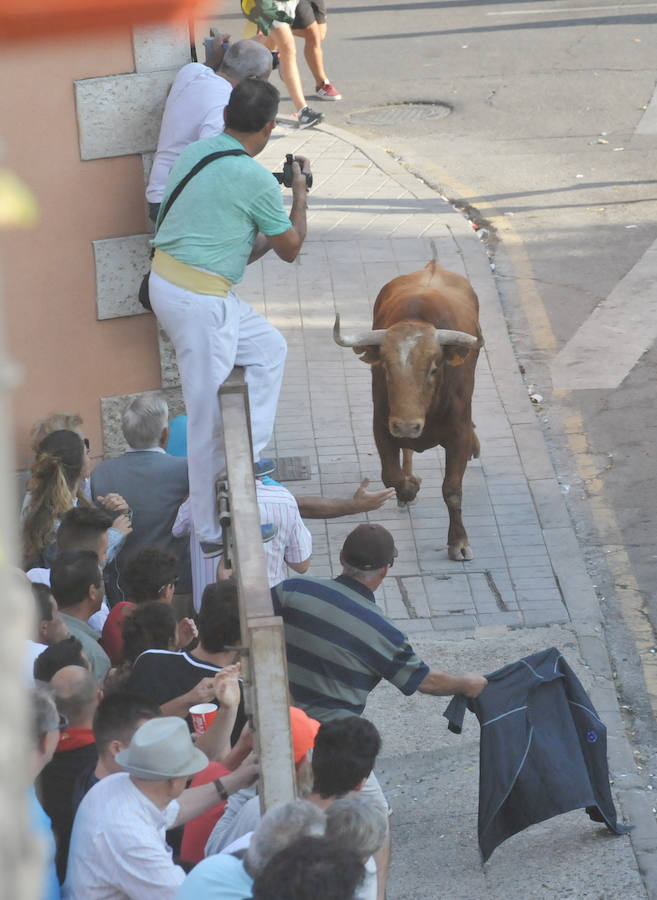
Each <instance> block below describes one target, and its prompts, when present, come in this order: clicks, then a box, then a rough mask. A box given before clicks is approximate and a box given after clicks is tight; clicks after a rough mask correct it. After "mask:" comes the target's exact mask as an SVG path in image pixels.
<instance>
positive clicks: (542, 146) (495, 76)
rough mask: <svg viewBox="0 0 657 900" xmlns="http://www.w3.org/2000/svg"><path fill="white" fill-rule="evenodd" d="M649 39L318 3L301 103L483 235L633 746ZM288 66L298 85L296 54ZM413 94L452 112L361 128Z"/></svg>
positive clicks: (577, 19)
mask: <svg viewBox="0 0 657 900" xmlns="http://www.w3.org/2000/svg"><path fill="white" fill-rule="evenodd" d="M656 41H657V3H655V2H624V3H618V2H611V0H589V2H587V0H556V2H555V0H530V2H519V0H509V2H506V3H499V2H492V0H445V2H431V0H429V2H425V0H418V2H416V0H410V2H398V3H394V2H392V3H389V2H383V3H374V2H369V0H360V2H356V3H354V4H352V5H338V6H333V7H332V8H330V16H329V32H328V37H327V41H326V44H325V61H326V69H327V73H328V75H329V77H330V78H331V80H332V81H333V82H334V83H335V84H336V86H337V87H338V88H339V90H340V91H341V92H342V93H343V97H344V99H343V100H342V101H341V102H338V103H334V104H328V103H323V104H320V103H318V102H315V103H314V106H315V107H316V108H320V106H321V109H322V111H323V112H324V113H325V114H326V119H327V121H328V122H330V123H332V124H335V125H339V126H343V127H347V128H349V129H352V130H355V131H357V132H358V133H361V134H363V135H365V136H367V137H369V138H371V139H373V140H375V141H376V142H378V143H379V144H380V145H381V146H383V147H385V148H386V149H387V150H389V151H390V152H391V153H393V154H395V155H396V156H398V157H400V158H401V159H402V160H403V162H404V163H405V164H406V165H407V166H408V167H409V169H410V170H411V171H413V172H415V173H417V174H419V175H420V176H421V177H423V178H424V179H425V180H426V181H427V182H429V183H430V184H432V185H435V186H436V187H438V188H439V189H440V191H441V192H442V193H443V194H444V195H445V196H446V197H448V198H450V199H451V200H453V201H454V202H458V203H459V204H462V205H463V206H464V207H466V208H467V210H468V211H469V214H470V215H471V216H472V217H473V218H474V219H475V221H476V222H478V223H480V224H481V225H482V228H484V229H486V231H483V232H482V234H486V232H487V233H488V239H487V240H486V241H485V243H486V246H487V249H488V252H489V254H490V255H491V261H492V262H493V264H494V265H495V266H496V273H497V276H498V279H497V281H498V286H499V290H500V295H501V297H502V300H503V303H504V307H505V311H506V315H507V320H508V324H509V329H510V332H511V335H512V338H513V340H514V346H515V348H516V355H517V359H518V364H519V365H520V366H522V369H523V370H524V373H525V379H526V382H527V385H528V390H530V391H532V392H534V393H536V394H539V395H541V396H542V398H543V400H542V402H541V403H539V404H538V405H537V415H538V416H539V417H540V419H541V422H542V424H543V426H544V431H545V435H546V438H547V440H548V444H549V446H550V448H551V450H552V453H553V459H554V461H555V466H556V468H557V472H558V474H559V476H560V479H561V481H562V483H563V490H564V493H565V494H566V496H567V500H568V503H569V508H570V511H571V515H572V516H573V519H574V521H575V523H576V527H577V531H578V535H579V538H580V540H581V543H582V547H583V549H584V550H585V553H586V556H587V560H588V563H589V566H590V570H591V572H592V574H593V576H594V582H595V583H596V585H597V587H598V590H599V593H600V597H601V598H603V599H602V603H603V607H604V609H605V611H606V615H607V621H608V626H609V627H608V638H609V641H610V644H611V648H612V655H613V658H614V663H615V666H616V669H617V672H618V687H619V691H620V694H621V698H622V700H623V702H624V704H625V706H626V707H627V710H626V711H627V713H628V727H629V730H630V732H634V737H635V740H636V741H637V746H638V747H639V749H640V752H641V751H643V753H644V755H645V756H646V757H647V758H649V757H650V746H651V744H652V746H653V747H654V745H655V712H657V654H656V653H655V652H654V651H655V648H656V647H657V638H656V637H655V634H656V627H657V566H656V565H655V561H656V560H657V540H656V538H657V502H656V500H657V478H656V477H655V475H656V466H655V459H656V449H655V445H656V441H655V428H656V425H655V419H654V416H653V415H652V409H653V406H654V403H653V401H652V395H653V393H654V386H655V366H656V365H657V350H656V349H655V345H654V341H655V337H657V308H656V306H655V302H656V297H657V290H656V289H655V288H654V283H655V278H656V277H657V252H656V251H653V252H652V253H651V252H650V248H651V247H652V245H653V243H654V242H655V241H656V240H657V215H656V213H657V175H656V174H655V173H656V172H657V168H656V165H655V164H656V163H657V127H654V124H653V123H652V122H651V121H649V119H650V115H649V113H650V111H648V113H647V112H646V107H648V106H649V104H650V101H651V98H652V95H653V91H654V89H655V80H656V77H657V75H656V71H655V52H654V50H655V43H656ZM299 50H300V51H301V47H300V48H299ZM300 55H301V54H300ZM301 71H302V76H303V77H304V83H305V84H306V86H307V87H310V85H311V83H312V82H311V80H310V79H309V78H308V77H307V70H306V69H305V67H304V65H303V62H302V61H301ZM409 101H421V102H424V103H427V102H428V103H442V104H447V105H448V107H449V110H450V111H449V114H448V115H446V116H443V117H436V118H423V119H410V118H409V117H408V115H404V114H403V113H400V114H399V118H398V121H394V116H393V117H392V119H393V121H388V122H387V124H372V123H371V121H368V119H371V110H372V108H374V107H379V106H386V105H389V104H395V103H408V102H409ZM310 102H311V103H312V102H313V101H312V100H311V101H310ZM429 109H430V108H429ZM642 131H644V132H647V133H641V132H642ZM650 132H652V133H650ZM635 267H638V268H635Z"/></svg>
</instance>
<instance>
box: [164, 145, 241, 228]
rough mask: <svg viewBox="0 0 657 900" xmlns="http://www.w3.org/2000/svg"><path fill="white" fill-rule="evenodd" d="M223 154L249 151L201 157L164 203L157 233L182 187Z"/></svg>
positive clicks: (230, 152)
mask: <svg viewBox="0 0 657 900" xmlns="http://www.w3.org/2000/svg"><path fill="white" fill-rule="evenodd" d="M222 156H248V153H247V152H246V150H237V149H235V150H217V152H216V153H208V155H207V156H204V157H203V159H199V161H198V162H197V163H196V165H195V166H194V167H193V168H192V169H191V170H190V171H189V172H188V173H187V174H186V175H185V177H184V178H183V179H182V180H181V181H179V182H178V184H177V185H176V186H175V188H174V189H173V190H172V191H171V194H170V196H169V199H168V200H167V202H166V203H165V205H164V209H163V210H161V211H160V214H159V216H158V217H157V222H156V223H155V233H156V234H157V230H158V229H159V227H160V225H161V224H162V222H163V221H164V217H165V216H166V214H167V213H168V212H169V210H170V209H171V206H172V204H173V202H174V200H176V198H177V197H178V195H179V194H180V192H181V191H182V189H183V188H184V187H185V185H186V184H187V183H188V182H189V181H191V180H192V178H193V177H194V175H196V174H197V173H198V172H200V171H201V169H204V168H205V166H207V165H208V163H211V162H214V160H215V159H220V158H221V157H222Z"/></svg>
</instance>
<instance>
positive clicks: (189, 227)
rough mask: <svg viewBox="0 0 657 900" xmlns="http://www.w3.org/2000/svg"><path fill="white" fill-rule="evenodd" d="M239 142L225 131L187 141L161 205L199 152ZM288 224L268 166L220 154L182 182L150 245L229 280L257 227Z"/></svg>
mask: <svg viewBox="0 0 657 900" xmlns="http://www.w3.org/2000/svg"><path fill="white" fill-rule="evenodd" d="M241 147H242V145H241V144H240V142H239V141H237V140H235V138H233V137H231V136H230V135H227V134H220V135H217V137H212V138H206V139H205V140H202V141H196V142H195V143H193V144H190V145H189V146H188V147H186V148H185V149H184V150H183V152H182V153H181V154H180V156H179V157H178V159H177V160H176V162H175V163H174V166H173V168H172V169H171V173H170V175H169V179H168V181H167V186H166V190H165V193H164V198H163V200H162V206H163V207H164V204H165V203H166V201H167V199H168V197H169V194H170V193H171V191H172V190H173V189H174V188H175V186H176V185H177V184H178V183H179V182H180V181H181V179H183V178H184V177H185V175H186V174H187V173H188V172H189V171H190V170H191V169H192V168H193V167H194V166H195V165H196V163H197V162H198V161H199V160H200V159H202V158H203V157H204V156H207V155H208V154H209V153H214V152H216V151H218V150H232V149H234V148H235V149H239V148H241ZM291 227H292V223H291V222H290V219H289V217H288V215H287V213H286V212H285V207H284V206H283V199H282V197H281V189H280V186H279V184H278V182H277V181H276V179H275V178H274V176H273V175H272V174H271V172H269V171H268V170H267V169H265V168H264V166H261V165H260V163H258V162H256V161H255V160H254V159H252V158H251V157H250V156H224V157H221V158H220V159H216V160H213V162H211V163H209V164H208V165H207V166H205V167H204V168H203V169H201V171H200V172H198V173H197V174H196V175H195V176H194V177H193V178H192V179H191V181H189V182H188V183H187V184H186V185H185V187H184V188H183V190H182V191H181V193H180V194H179V195H178V197H177V198H176V200H175V201H174V202H173V205H172V206H171V209H170V210H169V212H168V213H167V215H166V218H165V220H164V222H163V223H162V225H161V227H160V228H158V231H157V235H156V237H155V238H154V240H153V245H154V246H155V247H158V248H159V249H161V250H164V252H165V253H168V254H169V255H170V256H173V257H175V259H177V260H180V262H184V263H187V264H188V265H190V266H195V267H196V268H197V269H205V270H207V271H208V272H214V273H216V274H217V275H223V276H224V278H227V279H228V280H229V281H232V282H233V284H235V283H236V282H238V281H240V280H241V278H242V276H243V274H244V269H245V268H246V264H247V261H248V259H249V256H250V255H251V248H252V246H253V242H254V240H255V237H256V235H257V233H258V232H259V231H261V232H262V233H263V234H266V235H277V234H282V233H283V232H284V231H287V230H288V229H289V228H291Z"/></svg>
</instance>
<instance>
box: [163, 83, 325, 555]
mask: <svg viewBox="0 0 657 900" xmlns="http://www.w3.org/2000/svg"><path fill="white" fill-rule="evenodd" d="M278 100H279V95H278V91H277V90H276V88H275V87H273V86H272V85H270V84H268V83H267V82H265V81H258V80H255V79H247V80H245V81H242V82H241V83H240V84H238V85H237V86H236V87H235V89H234V90H233V92H232V94H231V97H230V100H229V102H228V105H227V106H226V107H225V110H224V118H225V122H226V129H225V131H224V133H223V134H221V135H218V136H217V137H214V138H208V139H206V140H202V141H197V142H196V143H193V144H190V145H189V146H188V147H187V148H186V149H185V150H184V151H183V152H182V153H181V155H180V156H179V158H178V160H177V161H176V163H175V164H174V166H173V168H172V170H171V174H170V175H169V180H168V182H167V187H166V190H165V194H164V198H163V200H162V210H164V208H165V207H166V203H167V200H168V197H169V195H170V194H171V192H172V191H173V189H174V188H175V186H176V185H177V184H178V183H179V182H180V181H181V180H182V179H183V178H184V177H185V175H187V173H188V172H190V171H191V169H192V168H193V167H194V166H195V165H196V163H198V162H199V161H200V160H201V159H203V157H205V156H207V155H208V154H210V153H214V152H216V151H225V150H235V151H238V152H240V151H241V152H240V155H231V156H224V157H221V158H219V159H216V160H214V161H213V162H211V163H209V164H208V165H206V166H204V167H203V168H202V169H201V170H200V171H199V172H198V173H197V174H196V175H195V176H194V177H193V178H192V179H191V180H190V181H189V182H188V183H187V184H186V185H185V187H184V189H183V190H182V191H181V193H180V194H179V196H178V197H177V198H176V200H175V201H174V203H173V204H172V205H171V208H170V209H169V211H168V213H167V215H166V217H165V219H164V221H162V222H161V224H160V225H159V227H158V230H157V234H156V236H155V238H154V240H153V246H154V247H155V256H154V258H153V266H152V271H151V277H150V282H149V289H150V298H151V303H152V307H153V312H154V313H155V315H156V316H157V318H158V321H159V323H160V324H161V326H162V327H163V328H164V330H165V331H166V332H167V334H168V335H169V337H170V339H171V341H172V343H173V345H174V348H175V351H176V358H177V362H178V368H179V369H180V376H181V380H182V389H183V395H184V398H185V405H186V407H187V417H188V418H187V438H188V440H187V454H188V465H189V489H190V498H191V505H192V518H193V521H194V526H195V530H196V532H197V534H198V537H199V539H200V541H201V546H202V548H203V552H204V553H205V554H206V555H207V556H213V555H217V554H218V553H219V552H220V548H219V546H218V544H219V541H220V538H221V529H220V526H219V520H218V517H217V510H216V505H215V501H214V497H215V488H214V485H215V481H216V479H217V478H218V477H219V476H221V475H223V474H225V458H224V449H223V440H222V436H221V430H222V426H221V417H220V413H219V404H218V401H217V391H218V389H219V387H220V386H221V385H222V383H223V382H224V381H225V379H226V378H227V377H228V375H229V374H230V371H231V370H232V368H233V366H235V365H239V366H244V367H245V370H246V382H247V384H248V386H249V403H250V407H251V430H252V436H253V452H254V456H255V459H256V460H258V459H259V456H260V452H261V451H262V450H263V449H264V447H265V446H266V445H267V444H268V443H269V439H270V437H271V433H272V430H273V426H274V418H275V415H276V406H277V403H278V395H279V392H280V386H281V381H282V378H283V368H284V365H285V355H286V352H287V346H286V344H285V340H284V339H283V337H282V335H281V334H280V333H279V332H278V331H277V330H276V329H275V328H274V327H273V326H272V325H270V324H269V322H267V320H266V319H264V318H263V317H262V316H260V315H258V314H257V313H256V312H254V310H253V309H251V307H250V306H248V305H247V304H246V303H244V302H243V301H242V300H241V299H240V298H239V297H238V295H237V294H236V293H235V292H234V291H233V290H232V289H231V288H232V286H233V284H235V283H236V282H238V281H240V279H241V278H242V276H243V274H244V269H245V268H246V266H247V264H248V263H250V262H253V261H254V260H256V259H259V258H260V257H261V256H263V254H265V253H266V252H267V251H268V250H270V249H273V250H274V252H275V253H276V254H277V255H278V256H279V257H280V258H281V259H283V260H285V262H292V261H293V260H295V259H296V257H297V255H298V253H299V251H300V249H301V245H302V244H303V241H304V238H305V236H306V194H307V183H306V175H307V174H309V173H310V165H309V163H308V160H307V159H305V158H304V157H301V156H297V157H295V162H294V163H293V166H292V169H293V178H292V209H291V211H290V214H289V216H288V214H287V213H286V211H285V208H284V206H283V201H282V198H281V191H280V187H279V185H278V183H277V181H276V179H275V178H274V176H273V175H272V174H271V172H269V171H268V170H267V169H265V168H264V167H263V166H261V165H260V164H259V163H257V162H256V161H255V160H254V159H253V157H255V156H257V155H258V153H260V152H261V150H263V149H264V147H265V146H266V144H267V142H268V140H269V136H270V135H271V132H272V130H273V128H274V126H275V124H276V113H277V110H278ZM160 219H161V215H160Z"/></svg>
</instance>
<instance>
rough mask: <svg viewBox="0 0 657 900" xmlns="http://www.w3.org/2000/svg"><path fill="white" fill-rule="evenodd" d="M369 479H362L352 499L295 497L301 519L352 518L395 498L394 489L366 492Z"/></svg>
mask: <svg viewBox="0 0 657 900" xmlns="http://www.w3.org/2000/svg"><path fill="white" fill-rule="evenodd" d="M369 483H370V480H369V478H363V480H362V481H361V483H360V487H359V488H358V490H357V491H356V492H355V493H354V495H353V496H352V497H303V496H300V495H297V496H295V498H294V499H295V500H296V501H297V506H298V507H299V512H300V513H301V518H303V519H334V518H335V517H336V516H353V515H356V514H357V513H362V512H372V510H374V509H378V508H379V507H380V506H383V504H384V503H385V502H386V500H390V498H391V497H394V496H395V489H394V488H384V489H383V490H382V491H368V490H367V487H368V485H369Z"/></svg>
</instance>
